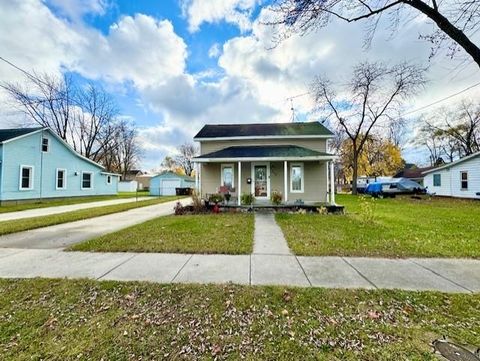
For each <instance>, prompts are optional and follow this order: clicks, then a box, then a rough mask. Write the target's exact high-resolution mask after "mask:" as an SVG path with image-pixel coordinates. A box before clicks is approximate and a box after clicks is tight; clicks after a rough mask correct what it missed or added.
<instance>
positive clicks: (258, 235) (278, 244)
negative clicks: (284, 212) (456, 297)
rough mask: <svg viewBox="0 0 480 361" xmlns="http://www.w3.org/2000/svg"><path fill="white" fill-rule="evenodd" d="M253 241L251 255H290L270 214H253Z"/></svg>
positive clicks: (283, 238) (281, 233)
mask: <svg viewBox="0 0 480 361" xmlns="http://www.w3.org/2000/svg"><path fill="white" fill-rule="evenodd" d="M253 240H254V243H253V254H272V255H274V254H277V255H291V254H292V252H291V251H290V249H289V248H288V244H287V241H286V240H285V237H284V236H283V232H282V230H281V229H280V227H279V226H278V224H277V222H275V217H274V215H273V213H272V212H265V213H264V212H258V211H257V213H255V233H254V238H253Z"/></svg>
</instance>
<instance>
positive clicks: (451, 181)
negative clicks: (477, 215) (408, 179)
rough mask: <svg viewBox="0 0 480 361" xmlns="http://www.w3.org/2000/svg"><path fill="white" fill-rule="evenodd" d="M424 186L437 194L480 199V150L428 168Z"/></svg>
mask: <svg viewBox="0 0 480 361" xmlns="http://www.w3.org/2000/svg"><path fill="white" fill-rule="evenodd" d="M423 174H424V177H425V178H424V186H426V187H428V191H429V192H431V193H435V194H437V195H439V196H449V197H459V198H475V199H480V152H477V153H474V154H472V155H469V156H466V157H463V158H461V159H459V160H457V161H455V162H451V163H447V164H444V165H441V166H439V167H436V168H433V169H430V170H428V171H426V172H424V173H423Z"/></svg>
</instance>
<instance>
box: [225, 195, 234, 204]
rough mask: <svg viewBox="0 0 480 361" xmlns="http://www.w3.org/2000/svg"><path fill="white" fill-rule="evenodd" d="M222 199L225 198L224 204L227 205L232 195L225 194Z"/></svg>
mask: <svg viewBox="0 0 480 361" xmlns="http://www.w3.org/2000/svg"><path fill="white" fill-rule="evenodd" d="M223 197H224V198H225V202H226V203H227V204H228V202H230V199H231V198H232V195H231V194H230V193H225V194H224V195H223Z"/></svg>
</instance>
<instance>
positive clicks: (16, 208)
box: [0, 191, 150, 213]
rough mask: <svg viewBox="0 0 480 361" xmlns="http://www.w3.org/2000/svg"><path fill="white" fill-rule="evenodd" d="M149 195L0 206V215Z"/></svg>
mask: <svg viewBox="0 0 480 361" xmlns="http://www.w3.org/2000/svg"><path fill="white" fill-rule="evenodd" d="M149 195H150V194H149V193H148V192H146V191H139V192H119V193H118V194H116V195H111V196H88V197H70V198H63V199H45V200H39V201H33V202H27V203H20V204H13V203H12V204H5V205H1V206H0V213H8V212H17V211H25V210H28V209H36V208H46V207H57V206H67V205H71V204H80V203H90V202H100V201H111V200H115V199H124V198H134V197H148V196H149Z"/></svg>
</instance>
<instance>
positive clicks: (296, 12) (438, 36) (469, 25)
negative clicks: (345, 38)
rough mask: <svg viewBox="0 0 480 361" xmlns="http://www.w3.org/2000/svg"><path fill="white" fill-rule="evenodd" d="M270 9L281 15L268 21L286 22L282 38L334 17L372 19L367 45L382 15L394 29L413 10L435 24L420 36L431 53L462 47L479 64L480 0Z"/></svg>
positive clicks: (354, 0) (338, 2) (329, 2)
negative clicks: (474, 40)
mask: <svg viewBox="0 0 480 361" xmlns="http://www.w3.org/2000/svg"><path fill="white" fill-rule="evenodd" d="M271 9H272V10H273V12H274V13H276V14H277V15H279V16H278V17H277V18H276V19H275V20H273V21H270V22H268V23H267V24H270V25H283V26H284V27H285V28H286V32H285V33H284V34H282V36H283V37H286V36H289V34H290V33H300V34H302V35H303V34H305V33H308V32H309V31H312V30H316V29H318V28H322V27H325V26H327V25H328V24H329V23H330V22H331V20H332V19H333V18H336V19H340V20H342V21H346V22H348V23H352V22H357V21H362V20H367V21H370V23H369V26H368V30H367V36H366V45H367V46H368V45H369V44H370V42H371V40H372V38H373V36H374V34H375V31H376V28H377V26H378V23H379V21H380V18H381V17H382V16H385V15H388V16H390V18H391V19H390V22H389V28H390V29H391V30H392V32H395V31H396V30H397V28H398V27H399V26H400V24H401V20H402V19H405V20H407V19H410V18H411V16H410V15H409V12H410V13H411V12H413V13H414V14H417V15H422V16H425V17H426V18H427V19H429V20H430V21H431V22H432V23H433V24H435V26H436V30H435V31H434V32H433V33H431V34H428V35H423V36H421V37H422V38H423V39H425V40H427V41H429V42H430V43H431V44H432V52H431V56H433V55H435V54H436V53H437V52H438V50H439V49H442V48H446V49H447V50H448V55H449V56H450V57H453V56H455V55H456V54H457V52H458V50H459V49H460V48H462V49H464V50H465V51H466V52H467V54H469V55H470V56H471V58H472V59H473V61H474V62H476V63H477V64H478V66H480V48H479V47H478V46H477V45H476V44H475V43H474V42H473V41H472V39H471V38H472V36H473V35H474V34H475V33H476V32H477V31H478V30H479V29H480V2H478V1H476V0H469V1H468V0H466V1H439V0H277V1H276V2H275V3H274V5H273V6H272V7H271Z"/></svg>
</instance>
